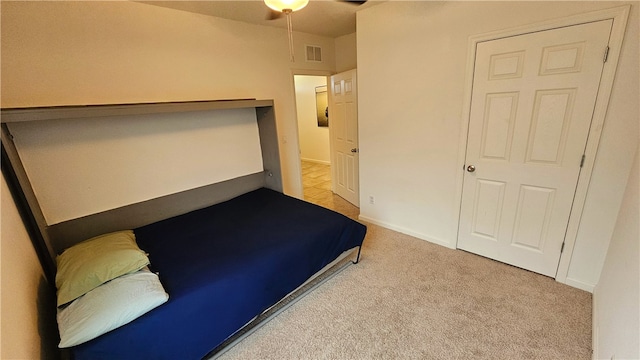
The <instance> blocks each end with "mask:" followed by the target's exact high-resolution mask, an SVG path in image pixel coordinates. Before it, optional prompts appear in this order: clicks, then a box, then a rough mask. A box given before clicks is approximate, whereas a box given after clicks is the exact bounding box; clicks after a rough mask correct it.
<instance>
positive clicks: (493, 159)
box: [458, 20, 612, 276]
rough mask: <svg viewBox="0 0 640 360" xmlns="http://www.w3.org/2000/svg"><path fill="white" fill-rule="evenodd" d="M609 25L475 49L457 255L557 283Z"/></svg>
mask: <svg viewBox="0 0 640 360" xmlns="http://www.w3.org/2000/svg"><path fill="white" fill-rule="evenodd" d="M611 26H612V21H611V20H605V21H599V22H593V23H588V24H582V25H575V26H570V27H565V28H560V29H554V30H548V31H541V32H537V33H531V34H525V35H520V36H514V37H509V38H503V39H499V40H492V41H487V42H483V43H479V44H478V46H477V48H476V58H475V69H474V78H473V90H472V100H471V110H470V119H469V133H468V140H467V152H466V160H465V162H466V164H465V169H466V171H465V177H464V184H463V195H462V204H461V212H460V223H459V232H458V234H459V235H458V247H459V248H460V249H463V250H467V251H470V252H473V253H476V254H479V255H482V256H486V257H489V258H492V259H495V260H499V261H502V262H505V263H508V264H512V265H515V266H518V267H521V268H524V269H528V270H531V271H534V272H537V273H541V274H544V275H547V276H555V274H556V271H557V267H558V262H559V259H560V254H561V251H562V246H563V242H564V236H565V232H566V228H567V224H568V220H569V215H570V212H571V206H572V202H573V197H574V193H575V189H576V185H577V181H578V175H579V174H580V169H581V164H582V160H583V159H582V157H583V153H584V148H585V145H586V141H587V136H588V134H589V127H590V124H591V117H592V113H593V110H594V105H595V100H596V95H597V92H598V86H599V81H600V76H601V74H602V69H603V66H604V56H605V53H606V49H607V44H608V39H609V33H610V30H611Z"/></svg>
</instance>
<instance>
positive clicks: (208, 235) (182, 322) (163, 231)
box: [72, 189, 366, 360]
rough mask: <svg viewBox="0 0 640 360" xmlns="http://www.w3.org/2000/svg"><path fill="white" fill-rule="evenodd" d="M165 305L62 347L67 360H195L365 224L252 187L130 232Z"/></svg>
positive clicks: (353, 242) (356, 240)
mask: <svg viewBox="0 0 640 360" xmlns="http://www.w3.org/2000/svg"><path fill="white" fill-rule="evenodd" d="M134 232H135V234H136V239H137V242H138V245H139V246H140V248H141V249H143V250H144V251H147V252H148V253H149V258H150V260H151V269H152V270H153V271H156V272H159V275H160V281H161V282H162V284H163V286H164V287H165V290H166V291H167V293H168V294H169V301H168V302H167V303H165V304H163V305H161V306H160V307H158V308H156V309H154V310H152V311H151V312H149V313H147V314H145V315H143V316H142V317H140V318H138V319H136V320H134V321H133V322H131V323H129V324H127V325H125V326H123V327H121V328H119V329H116V330H113V331H111V332H109V333H107V334H105V335H102V336H101V337H98V338H96V339H94V340H92V341H89V342H87V343H85V344H82V345H78V346H76V347H75V348H73V349H72V353H73V357H74V358H75V359H78V360H80V359H200V358H202V357H203V356H205V355H206V354H207V353H208V352H210V351H211V350H213V349H214V348H215V347H216V346H217V345H219V344H221V343H222V342H223V341H224V340H225V339H226V338H228V337H229V336H231V335H232V334H233V333H234V332H235V331H237V330H238V329H239V328H240V327H242V326H243V325H244V324H246V323H247V322H248V321H250V320H251V319H252V318H253V317H255V316H256V315H258V314H260V313H261V312H262V311H264V310H265V309H267V308H269V307H270V306H272V305H273V304H275V303H276V302H278V301H279V300H280V299H282V298H283V297H284V296H286V295H287V294H288V293H289V292H291V291H292V290H294V289H295V288H297V287H298V286H299V285H301V284H302V283H303V282H304V281H306V280H307V279H308V278H309V277H310V276H311V275H313V274H314V273H316V272H317V271H318V270H320V269H322V268H323V267H324V266H325V265H327V264H328V263H330V262H331V261H333V260H334V259H335V258H336V257H337V256H338V255H340V254H341V253H342V252H343V251H345V250H348V249H351V248H353V247H356V246H361V245H362V241H363V239H364V235H365V232H366V227H365V226H364V225H362V224H360V223H358V222H356V221H353V220H351V219H349V218H347V217H345V216H343V215H341V214H338V213H336V212H333V211H330V210H327V209H324V208H321V207H319V206H316V205H312V204H309V203H306V202H303V201H301V200H298V199H294V198H292V197H288V196H286V195H283V194H281V193H278V192H275V191H272V190H268V189H259V190H256V191H253V192H250V193H247V194H244V195H241V196H239V197H237V198H235V199H232V200H230V201H227V202H224V203H221V204H217V205H214V206H211V207H208V208H205V209H201V210H197V211H193V212H190V213H188V214H185V215H181V216H178V217H174V218H171V219H167V220H163V221H160V222H157V223H154V224H150V225H147V226H144V227H141V228H138V229H134Z"/></svg>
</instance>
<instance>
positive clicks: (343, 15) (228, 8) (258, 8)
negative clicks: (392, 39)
mask: <svg viewBox="0 0 640 360" xmlns="http://www.w3.org/2000/svg"><path fill="white" fill-rule="evenodd" d="M138 2H141V3H145V4H150V5H155V6H161V7H165V8H170V9H176V10H183V11H189V12H192V13H198V14H204V15H210V16H216V17H221V18H225V19H231V20H238V21H243V22H247V23H251V24H257V25H266V26H275V27H280V28H284V29H286V28H287V21H286V19H285V17H284V16H282V17H280V18H279V19H276V20H268V17H269V14H270V11H269V8H267V6H266V5H265V4H264V2H263V1H261V0H214V1H185V0H182V1H138ZM374 3H378V1H368V2H367V3H365V4H363V5H356V4H351V3H349V2H348V1H336V0H311V1H309V5H307V6H306V7H305V8H304V9H302V10H299V11H296V12H295V13H293V14H292V18H291V21H292V24H293V29H294V31H300V32H305V33H310V34H315V35H321V36H326V37H330V38H336V37H339V36H342V35H347V34H351V33H354V32H355V31H356V11H358V10H360V9H364V8H367V7H370V6H373V5H375V4H374Z"/></svg>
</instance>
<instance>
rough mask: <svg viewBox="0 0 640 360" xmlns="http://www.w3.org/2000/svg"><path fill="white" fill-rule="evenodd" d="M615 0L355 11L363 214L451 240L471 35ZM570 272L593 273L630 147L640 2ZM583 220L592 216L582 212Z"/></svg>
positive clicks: (393, 5)
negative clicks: (368, 198)
mask: <svg viewBox="0 0 640 360" xmlns="http://www.w3.org/2000/svg"><path fill="white" fill-rule="evenodd" d="M622 4H623V3H621V2H609V3H604V2H542V3H541V2H387V3H383V4H380V5H377V6H374V7H370V8H368V9H364V10H362V11H359V12H358V13H357V25H358V32H357V47H358V76H359V84H358V91H359V95H358V97H359V101H358V106H359V132H360V133H359V135H360V150H361V151H360V179H361V183H360V194H361V197H362V198H364V199H366V198H367V197H368V196H375V197H376V203H375V205H371V204H369V203H368V202H367V201H361V209H360V212H361V217H363V218H364V219H367V220H370V221H374V222H377V223H379V224H382V225H386V226H388V227H390V228H393V229H396V230H399V231H403V232H406V233H409V234H412V235H414V236H417V237H419V238H423V239H426V240H429V241H433V242H436V243H439V244H442V245H445V246H448V247H455V245H456V236H457V235H456V228H457V215H458V211H459V205H460V204H459V202H458V200H457V199H456V192H457V190H458V187H459V184H457V183H456V179H457V174H458V170H459V169H458V165H459V164H458V155H459V154H458V151H459V149H460V138H461V136H460V135H461V128H462V125H463V121H466V120H465V119H462V113H463V108H462V107H463V101H464V99H463V97H464V90H465V78H466V76H467V74H465V69H466V59H467V50H468V49H467V47H468V38H469V37H470V36H472V35H478V34H483V33H487V32H490V31H497V30H503V29H509V28H514V27H517V26H522V25H527V24H532V23H538V22H542V21H546V20H550V19H557V18H560V17H564V16H569V15H574V14H580V13H584V12H587V11H590V10H596V9H605V8H611V7H615V6H619V5H622ZM632 4H633V7H632V15H631V16H630V19H629V24H628V26H627V34H626V38H625V42H624V45H623V49H622V54H621V56H622V57H623V58H622V60H621V61H620V64H619V67H618V74H617V78H616V82H615V83H614V88H613V93H612V97H611V102H610V107H609V111H608V115H607V118H606V121H605V126H604V130H603V133H602V137H601V141H600V148H599V151H598V155H597V158H596V160H595V165H594V170H593V176H592V180H591V184H590V186H589V193H588V196H587V199H586V204H585V208H584V213H583V221H582V222H581V226H580V230H579V235H578V238H577V241H576V245H575V248H574V254H573V257H572V260H571V264H570V268H569V275H568V277H567V282H568V283H571V284H572V285H574V286H577V287H581V288H583V289H587V290H590V289H593V286H595V284H596V283H597V281H598V276H599V274H600V269H601V268H602V264H603V262H604V254H605V252H606V249H607V247H608V242H609V239H610V237H611V232H612V230H613V227H614V225H615V221H616V214H617V213H618V209H619V207H620V203H621V200H622V196H623V191H624V184H625V183H626V179H627V177H628V174H629V171H630V168H631V162H632V156H633V153H634V152H635V149H636V146H637V142H638V139H637V136H635V134H636V133H637V129H638V119H639V117H640V115H639V114H638V103H637V99H638V97H639V96H640V94H639V93H638V77H639V76H638V68H639V65H638V50H637V49H638V48H637V44H638V28H639V25H638V6H637V5H638V3H637V2H634V3H632ZM585 220H587V221H585Z"/></svg>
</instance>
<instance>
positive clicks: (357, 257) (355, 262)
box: [351, 246, 362, 264]
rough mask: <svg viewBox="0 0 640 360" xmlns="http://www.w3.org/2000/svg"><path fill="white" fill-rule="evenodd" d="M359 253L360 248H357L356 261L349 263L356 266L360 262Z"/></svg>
mask: <svg viewBox="0 0 640 360" xmlns="http://www.w3.org/2000/svg"><path fill="white" fill-rule="evenodd" d="M360 251H362V246H358V255H357V256H356V261H351V262H352V263H353V264H357V263H359V262H360Z"/></svg>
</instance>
